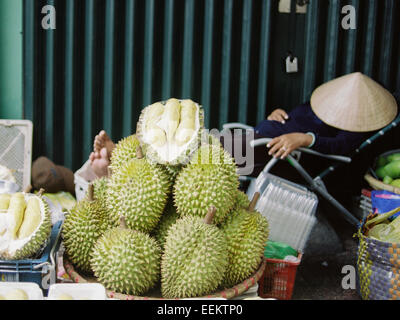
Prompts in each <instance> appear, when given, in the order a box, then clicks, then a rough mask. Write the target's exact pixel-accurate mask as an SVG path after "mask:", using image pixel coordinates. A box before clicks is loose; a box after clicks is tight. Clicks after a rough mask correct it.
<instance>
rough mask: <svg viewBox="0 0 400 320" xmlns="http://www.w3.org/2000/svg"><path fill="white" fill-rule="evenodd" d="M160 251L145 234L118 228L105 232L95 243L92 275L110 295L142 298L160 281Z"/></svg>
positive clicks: (124, 225)
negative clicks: (138, 296) (139, 296)
mask: <svg viewBox="0 0 400 320" xmlns="http://www.w3.org/2000/svg"><path fill="white" fill-rule="evenodd" d="M160 259H161V249H160V247H159V245H158V243H157V241H156V240H155V239H153V238H151V237H150V236H149V235H147V234H145V233H143V232H140V231H134V230H131V229H128V228H127V226H126V223H125V218H124V217H121V226H120V227H118V228H114V229H111V230H108V231H107V232H106V233H105V234H104V235H103V236H102V237H101V238H100V239H99V240H98V241H97V243H96V244H95V247H94V250H93V258H92V260H91V265H92V269H93V271H94V275H95V276H96V277H97V279H98V281H99V282H100V283H102V284H103V285H104V286H105V287H106V288H107V289H109V290H112V291H114V292H118V293H123V294H131V295H142V294H144V293H145V292H146V291H148V290H150V289H151V288H153V287H154V286H155V285H156V283H157V282H158V281H159V278H160Z"/></svg>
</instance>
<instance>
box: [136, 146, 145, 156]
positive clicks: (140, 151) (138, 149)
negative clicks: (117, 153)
mask: <svg viewBox="0 0 400 320" xmlns="http://www.w3.org/2000/svg"><path fill="white" fill-rule="evenodd" d="M136 158H138V159H143V158H144V155H143V150H142V147H140V146H139V147H137V148H136Z"/></svg>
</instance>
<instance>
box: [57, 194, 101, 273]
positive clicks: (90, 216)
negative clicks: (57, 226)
mask: <svg viewBox="0 0 400 320" xmlns="http://www.w3.org/2000/svg"><path fill="white" fill-rule="evenodd" d="M106 218H107V213H106V212H105V209H104V207H103V206H102V205H101V203H99V202H97V201H87V200H83V201H80V202H78V203H77V204H76V205H75V207H74V208H73V209H72V210H71V212H70V213H69V214H68V215H67V216H66V218H65V221H64V224H63V229H62V235H63V239H64V246H65V251H66V253H67V255H68V257H69V259H70V260H71V262H72V263H73V264H74V265H75V266H76V267H78V268H79V269H81V270H82V271H84V272H87V273H89V272H91V268H90V258H91V254H92V250H93V246H94V244H95V243H96V241H97V240H98V239H99V237H100V236H101V235H102V234H103V233H104V232H105V231H106V230H107V224H105V223H104V221H103V220H104V219H106Z"/></svg>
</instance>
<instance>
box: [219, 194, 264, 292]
mask: <svg viewBox="0 0 400 320" xmlns="http://www.w3.org/2000/svg"><path fill="white" fill-rule="evenodd" d="M259 195H260V194H259V193H256V194H255V196H254V199H253V201H252V202H251V204H250V206H249V208H248V209H243V208H241V207H237V208H236V209H235V210H234V212H232V213H231V214H230V215H229V216H228V218H227V219H226V221H225V222H224V223H223V224H222V226H221V230H222V231H223V232H224V234H225V236H226V239H227V242H228V252H229V264H228V268H227V271H226V273H225V278H224V281H223V283H224V285H225V287H227V288H231V287H233V286H235V285H237V284H239V283H241V282H243V281H244V280H246V279H248V278H249V277H250V276H251V275H253V274H254V272H256V271H257V269H258V268H259V267H260V263H261V262H262V259H263V254H264V249H265V245H266V243H267V240H268V221H267V219H266V218H265V217H263V216H262V215H261V214H260V213H259V212H257V211H254V208H255V206H256V203H257V200H258V198H259Z"/></svg>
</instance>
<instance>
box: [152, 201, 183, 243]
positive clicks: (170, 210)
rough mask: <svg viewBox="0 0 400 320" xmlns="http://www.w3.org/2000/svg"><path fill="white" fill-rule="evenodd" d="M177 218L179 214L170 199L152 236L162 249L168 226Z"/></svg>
mask: <svg viewBox="0 0 400 320" xmlns="http://www.w3.org/2000/svg"><path fill="white" fill-rule="evenodd" d="M178 219H179V214H178V212H177V211H176V208H175V206H174V204H173V201H172V200H170V201H169V202H168V204H167V206H166V208H165V210H164V213H163V215H162V216H161V219H160V222H159V223H158V225H157V228H156V230H155V231H154V238H155V239H156V240H157V241H158V243H159V245H160V247H161V249H162V250H164V244H165V239H166V237H167V234H168V231H169V229H170V227H171V226H172V225H173V224H175V223H176V221H177V220H178Z"/></svg>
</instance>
